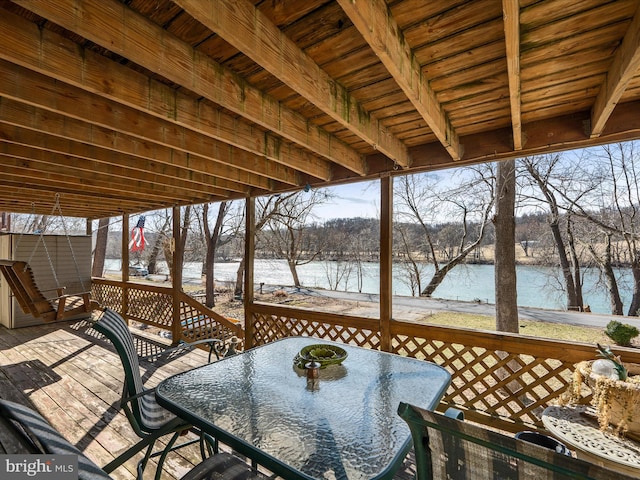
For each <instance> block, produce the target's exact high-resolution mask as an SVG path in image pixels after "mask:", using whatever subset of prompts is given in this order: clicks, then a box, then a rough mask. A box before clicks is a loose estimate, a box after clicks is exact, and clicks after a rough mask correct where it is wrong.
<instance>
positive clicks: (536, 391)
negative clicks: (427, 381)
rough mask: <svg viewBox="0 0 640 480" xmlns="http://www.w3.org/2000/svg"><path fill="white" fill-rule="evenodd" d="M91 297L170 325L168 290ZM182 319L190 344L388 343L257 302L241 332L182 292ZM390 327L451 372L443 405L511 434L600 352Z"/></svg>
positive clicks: (364, 326) (632, 354) (329, 320)
mask: <svg viewBox="0 0 640 480" xmlns="http://www.w3.org/2000/svg"><path fill="white" fill-rule="evenodd" d="M93 294H94V298H96V299H97V300H98V301H99V302H100V303H101V304H102V305H103V306H109V307H111V308H113V309H115V310H118V311H121V309H123V305H124V310H125V311H124V312H121V313H123V314H124V316H125V318H128V319H130V320H135V321H138V322H142V323H146V324H148V325H154V326H157V327H159V328H164V329H167V330H172V325H173V306H172V305H173V303H172V298H173V297H172V291H171V289H170V288H167V287H158V286H154V285H146V284H137V283H123V282H118V281H110V280H104V279H94V280H93ZM180 320H181V330H180V331H181V339H183V340H185V341H192V340H196V339H202V338H221V339H226V338H229V337H230V336H237V337H238V338H239V339H240V340H241V342H242V340H243V339H244V340H245V341H246V342H247V344H248V345H262V344H265V343H268V342H272V341H274V340H278V339H280V338H284V337H288V336H297V335H299V336H313V337H317V338H324V339H327V340H334V341H338V342H343V343H348V344H352V345H358V346H361V347H366V348H373V349H380V346H381V345H382V343H383V342H382V338H381V328H380V321H379V320H378V319H371V318H361V317H353V316H347V315H338V314H332V313H323V312H316V311H310V310H305V309H297V308H292V307H283V306H279V305H272V304H263V303H254V304H252V305H250V306H249V308H248V309H247V311H246V312H245V324H246V330H243V329H242V327H241V326H240V325H238V324H237V323H234V322H233V321H231V320H229V319H227V318H225V317H223V316H221V315H219V314H217V313H216V312H213V311H212V310H210V309H208V308H206V307H205V306H204V305H202V304H200V303H199V302H198V301H197V300H195V299H193V298H191V297H189V296H188V295H186V294H184V293H182V294H181V296H180ZM388 331H389V332H390V339H389V342H388V343H389V344H390V345H391V351H392V352H393V353H396V354H399V355H406V356H410V357H415V358H419V359H424V360H429V361H432V362H435V363H437V364H438V365H442V366H443V367H444V368H446V369H447V370H448V371H449V372H450V373H451V375H452V382H451V386H450V387H449V390H448V391H447V393H446V395H445V397H444V399H443V402H442V405H441V406H442V408H446V407H449V406H455V407H457V408H460V409H462V410H464V411H465V413H466V416H467V418H469V419H470V420H475V421H477V422H480V423H483V424H486V425H490V426H493V427H496V428H499V429H502V430H507V431H512V432H516V431H521V430H525V429H531V428H542V423H541V421H540V413H541V412H542V410H543V409H544V408H545V407H547V406H548V405H550V404H552V403H553V402H554V401H555V400H556V399H557V398H558V397H559V396H560V395H561V394H562V393H563V392H564V391H565V390H566V389H567V387H568V386H569V384H570V383H571V380H572V377H573V371H574V365H575V364H576V363H578V362H580V361H583V360H590V359H593V358H595V356H596V350H595V345H591V344H586V343H572V342H563V341H556V340H550V339H543V338H535V337H525V336H521V335H514V334H508V333H496V332H488V331H478V330H470V329H463V328H450V327H442V326H437V325H429V324H418V323H414V322H406V321H399V320H394V321H392V322H391V325H390V328H389V329H388ZM244 335H249V336H250V338H246V337H245V336H244ZM239 349H242V343H241V344H240V345H239ZM614 351H615V352H616V353H618V354H620V355H621V356H622V358H623V360H624V361H626V362H629V363H639V364H640V352H637V351H636V350H634V349H631V348H614ZM585 395H586V396H585V401H588V400H590V397H589V396H588V394H586V393H585Z"/></svg>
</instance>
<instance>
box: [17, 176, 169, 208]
mask: <svg viewBox="0 0 640 480" xmlns="http://www.w3.org/2000/svg"><path fill="white" fill-rule="evenodd" d="M6 188H7V193H10V194H12V196H14V197H15V198H16V199H24V203H31V202H34V201H36V202H42V203H43V204H44V205H43V206H44V207H45V211H44V212H43V213H47V214H50V213H51V208H52V207H53V205H54V202H55V195H54V194H53V193H52V189H51V187H50V186H48V185H46V184H45V185H35V184H34V185H27V186H25V184H24V183H20V181H19V180H18V182H10V181H8V182H7V185H6ZM55 193H57V194H60V199H61V206H62V211H63V212H64V213H67V208H68V207H67V204H69V205H72V204H76V203H79V204H83V205H84V206H85V207H86V206H88V205H89V206H90V205H93V206H94V207H95V208H99V207H100V206H101V205H102V207H103V208H104V206H106V205H109V209H113V210H115V211H117V210H121V211H127V210H130V209H137V210H140V209H141V208H142V207H143V206H144V205H145V202H142V201H139V200H136V199H131V198H127V197H124V196H105V197H103V198H100V197H98V196H96V195H95V194H84V193H80V194H79V193H76V190H75V189H68V188H61V189H59V190H57V191H55ZM150 204H151V205H152V206H153V208H154V209H158V208H163V206H166V205H167V204H166V203H163V202H157V203H154V202H151V203H150ZM27 211H30V209H29V210H27ZM115 211H114V213H115Z"/></svg>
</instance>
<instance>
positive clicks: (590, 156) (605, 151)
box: [565, 142, 640, 316]
mask: <svg viewBox="0 0 640 480" xmlns="http://www.w3.org/2000/svg"><path fill="white" fill-rule="evenodd" d="M636 149H637V143H635V142H629V143H624V144H622V143H619V144H611V145H605V146H602V147H600V148H598V149H590V150H589V151H585V152H584V154H583V157H582V158H581V159H580V161H579V162H576V163H578V165H580V167H581V168H586V167H584V165H590V166H591V170H590V171H589V172H588V173H587V174H586V175H582V176H581V177H582V178H584V179H585V180H584V182H583V183H585V185H581V186H580V190H579V191H578V190H577V188H578V187H576V186H575V184H576V183H577V182H573V184H574V190H573V191H570V192H568V193H565V199H567V200H568V201H569V202H570V208H571V210H572V212H573V213H574V214H576V215H579V216H581V217H583V218H585V219H587V220H589V221H590V222H591V223H592V224H593V225H595V226H596V227H598V228H599V229H600V230H601V231H603V232H606V233H607V234H610V235H612V236H613V237H617V238H619V239H620V240H621V241H620V243H621V244H622V245H624V246H625V254H626V256H627V258H628V261H629V264H630V267H631V273H632V275H633V295H632V298H631V303H630V305H629V310H628V313H627V314H628V315H629V316H638V315H639V314H640V231H639V225H638V218H640V186H639V183H640V158H638V154H637V152H636ZM580 192H583V193H582V194H581V195H580ZM604 245H605V249H604V251H603V252H600V253H598V252H597V251H596V250H595V248H594V249H592V250H591V253H592V255H593V254H594V253H596V254H598V258H599V259H600V260H601V262H598V263H599V264H600V263H604V267H603V268H604V269H605V272H606V271H607V270H608V268H609V266H607V263H610V262H611V258H610V254H611V247H612V237H605V244H604ZM605 275H609V278H608V279H607V282H608V283H610V284H611V286H610V288H609V291H610V292H611V291H612V288H613V282H614V280H615V276H612V275H611V274H610V273H608V274H607V273H605ZM616 288H617V287H616ZM613 294H614V298H612V305H615V304H616V303H617V302H618V300H616V299H615V290H613ZM615 311H616V309H614V312H615Z"/></svg>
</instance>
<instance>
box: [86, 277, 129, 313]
mask: <svg viewBox="0 0 640 480" xmlns="http://www.w3.org/2000/svg"><path fill="white" fill-rule="evenodd" d="M91 297H92V298H93V299H94V300H95V301H97V302H98V303H99V304H100V306H101V307H103V308H106V307H109V308H111V309H112V310H115V311H117V312H120V311H121V310H122V287H121V286H120V285H115V284H109V283H99V282H97V281H95V280H94V281H93V282H91Z"/></svg>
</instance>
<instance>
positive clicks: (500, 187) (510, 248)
mask: <svg viewBox="0 0 640 480" xmlns="http://www.w3.org/2000/svg"><path fill="white" fill-rule="evenodd" d="M497 177H498V178H497V182H496V197H497V198H496V202H495V203H496V211H495V215H494V217H493V224H494V226H495V255H494V268H495V285H496V330H498V331H501V332H512V333H518V331H519V324H518V298H517V288H516V250H515V245H516V241H515V240H516V221H515V204H516V163H515V160H507V161H503V162H499V163H498V176H497Z"/></svg>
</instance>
